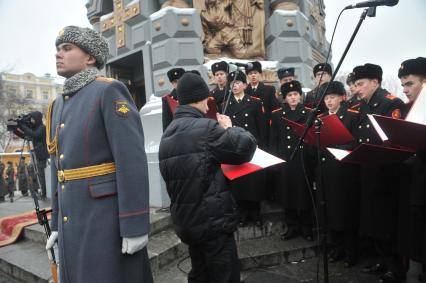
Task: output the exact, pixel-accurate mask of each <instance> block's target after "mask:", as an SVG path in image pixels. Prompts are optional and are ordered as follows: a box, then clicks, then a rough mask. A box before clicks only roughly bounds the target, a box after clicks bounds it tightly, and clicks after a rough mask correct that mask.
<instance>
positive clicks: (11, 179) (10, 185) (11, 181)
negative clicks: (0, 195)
mask: <svg viewBox="0 0 426 283" xmlns="http://www.w3.org/2000/svg"><path fill="white" fill-rule="evenodd" d="M6 186H7V191H8V192H9V201H10V202H13V196H14V194H15V193H14V192H15V169H14V168H13V163H12V161H8V162H7V168H6Z"/></svg>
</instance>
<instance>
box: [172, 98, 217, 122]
mask: <svg viewBox="0 0 426 283" xmlns="http://www.w3.org/2000/svg"><path fill="white" fill-rule="evenodd" d="M166 100H167V103H168V104H169V107H170V110H171V111H172V113H173V114H175V112H176V108H177V107H178V105H179V102H178V101H177V100H174V99H173V98H172V97H171V96H170V95H167V96H166ZM207 106H208V107H209V110H208V111H207V113H206V114H205V116H206V118H210V119H214V120H217V117H216V113H217V106H216V101H215V99H214V98H213V97H209V99H208V101H207Z"/></svg>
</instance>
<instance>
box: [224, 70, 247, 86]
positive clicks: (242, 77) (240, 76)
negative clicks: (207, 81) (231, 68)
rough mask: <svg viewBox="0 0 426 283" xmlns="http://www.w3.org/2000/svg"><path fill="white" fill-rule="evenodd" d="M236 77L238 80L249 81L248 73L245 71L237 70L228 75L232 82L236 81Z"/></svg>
mask: <svg viewBox="0 0 426 283" xmlns="http://www.w3.org/2000/svg"><path fill="white" fill-rule="evenodd" d="M235 76H237V77H235ZM234 79H235V80H236V81H241V82H243V83H245V84H246V83H247V78H246V75H245V74H244V73H243V72H241V71H235V72H231V73H229V75H228V82H229V83H231V82H233V81H234Z"/></svg>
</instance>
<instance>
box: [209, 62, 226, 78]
mask: <svg viewBox="0 0 426 283" xmlns="http://www.w3.org/2000/svg"><path fill="white" fill-rule="evenodd" d="M228 69H229V66H228V63H226V62H225V61H220V62H217V63H214V64H213V65H212V73H213V75H214V74H216V72H217V71H224V72H225V73H228V72H229V70H228Z"/></svg>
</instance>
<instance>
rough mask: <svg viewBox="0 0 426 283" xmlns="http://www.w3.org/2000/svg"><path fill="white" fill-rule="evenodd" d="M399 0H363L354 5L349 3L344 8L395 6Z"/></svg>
mask: <svg viewBox="0 0 426 283" xmlns="http://www.w3.org/2000/svg"><path fill="white" fill-rule="evenodd" d="M398 2H399V0H374V1H365V2H359V3H357V4H355V5H349V6H346V7H345V10H346V9H354V8H367V7H377V6H395V5H396V4H398Z"/></svg>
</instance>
